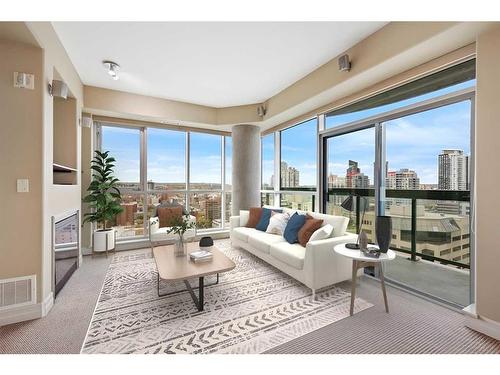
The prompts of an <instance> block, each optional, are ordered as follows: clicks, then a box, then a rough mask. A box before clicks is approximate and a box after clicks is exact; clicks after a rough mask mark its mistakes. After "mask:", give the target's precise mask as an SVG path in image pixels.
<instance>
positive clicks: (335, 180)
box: [328, 174, 346, 188]
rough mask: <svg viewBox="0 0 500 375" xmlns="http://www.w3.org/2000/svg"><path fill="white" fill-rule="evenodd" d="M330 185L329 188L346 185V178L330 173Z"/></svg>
mask: <svg viewBox="0 0 500 375" xmlns="http://www.w3.org/2000/svg"><path fill="white" fill-rule="evenodd" d="M328 187H329V188H343V187H346V178H345V177H343V176H337V175H336V174H330V175H329V176H328Z"/></svg>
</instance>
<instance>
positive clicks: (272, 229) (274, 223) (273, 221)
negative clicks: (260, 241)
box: [266, 211, 290, 236]
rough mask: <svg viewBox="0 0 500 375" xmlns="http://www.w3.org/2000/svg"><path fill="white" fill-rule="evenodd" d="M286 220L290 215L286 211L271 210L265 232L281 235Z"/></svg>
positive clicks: (286, 222)
mask: <svg viewBox="0 0 500 375" xmlns="http://www.w3.org/2000/svg"><path fill="white" fill-rule="evenodd" d="M288 220H290V215H289V214H288V213H287V212H283V213H279V212H275V211H272V212H271V218H270V219H269V225H268V226H267V229H266V233H272V234H279V235H280V236H282V235H283V232H284V231H285V228H286V225H287V224H288Z"/></svg>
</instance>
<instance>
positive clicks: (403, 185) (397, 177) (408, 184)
mask: <svg viewBox="0 0 500 375" xmlns="http://www.w3.org/2000/svg"><path fill="white" fill-rule="evenodd" d="M385 184H386V188H387V189H399V190H416V189H419V188H420V179H419V178H418V176H417V172H415V171H412V170H410V169H408V168H402V169H400V170H399V171H391V172H387V177H386V182H385Z"/></svg>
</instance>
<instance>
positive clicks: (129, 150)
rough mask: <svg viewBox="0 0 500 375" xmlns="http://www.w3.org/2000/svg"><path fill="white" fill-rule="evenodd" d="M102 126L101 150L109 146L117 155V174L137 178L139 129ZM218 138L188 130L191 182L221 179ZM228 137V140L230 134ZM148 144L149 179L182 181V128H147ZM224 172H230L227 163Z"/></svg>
mask: <svg viewBox="0 0 500 375" xmlns="http://www.w3.org/2000/svg"><path fill="white" fill-rule="evenodd" d="M103 130H104V131H103V141H102V148H103V150H110V151H111V154H112V155H113V156H114V157H115V158H116V159H117V162H116V168H115V173H116V176H117V177H118V178H119V179H120V180H121V181H124V182H139V176H140V172H139V171H140V132H139V130H136V129H127V128H117V127H111V126H106V127H104V129H103ZM221 139H222V137H221V136H218V135H212V134H203V133H191V139H190V142H191V155H190V159H191V170H190V177H191V182H194V183H220V180H221V178H220V173H221V168H222V167H221V147H222V141H221ZM227 139H229V140H230V138H227ZM228 143H229V144H228V147H226V153H228V155H226V156H227V157H228V158H230V157H231V150H230V146H231V142H230V141H229V142H228ZM147 146H148V147H147V150H148V155H147V159H148V160H147V163H148V168H147V171H148V177H147V178H148V180H152V181H155V182H161V183H165V182H167V183H168V182H169V183H182V182H185V181H186V178H185V153H186V133H185V132H180V131H175V130H165V129H156V128H148V140H147ZM228 148H229V150H228ZM228 151H229V152H228ZM229 160H230V159H229ZM229 164H230V163H229ZM227 173H228V174H229V175H231V168H230V166H229V170H228V172H227ZM228 174H226V175H228Z"/></svg>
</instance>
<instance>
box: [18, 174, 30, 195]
mask: <svg viewBox="0 0 500 375" xmlns="http://www.w3.org/2000/svg"><path fill="white" fill-rule="evenodd" d="M29 191H30V180H28V179H27V178H20V179H18V180H17V192H18V193H29Z"/></svg>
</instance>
